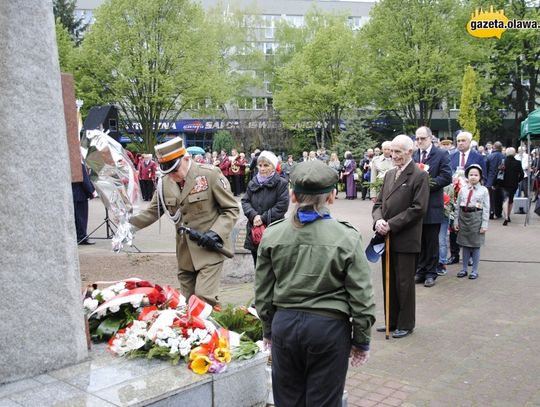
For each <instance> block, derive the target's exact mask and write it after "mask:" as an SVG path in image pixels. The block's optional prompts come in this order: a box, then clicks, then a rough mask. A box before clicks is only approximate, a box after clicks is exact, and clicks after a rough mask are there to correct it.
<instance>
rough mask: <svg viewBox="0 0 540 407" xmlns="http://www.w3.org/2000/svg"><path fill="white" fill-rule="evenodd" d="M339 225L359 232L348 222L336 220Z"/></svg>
mask: <svg viewBox="0 0 540 407" xmlns="http://www.w3.org/2000/svg"><path fill="white" fill-rule="evenodd" d="M336 220H337V221H338V222H339V223H341V224H343V225H345V226H347V227H348V228H351V229H354V230H356V231H357V232H358V229H356V228H355V227H354V226H353V225H351V224H350V223H349V222H347V221H346V220H339V219H336Z"/></svg>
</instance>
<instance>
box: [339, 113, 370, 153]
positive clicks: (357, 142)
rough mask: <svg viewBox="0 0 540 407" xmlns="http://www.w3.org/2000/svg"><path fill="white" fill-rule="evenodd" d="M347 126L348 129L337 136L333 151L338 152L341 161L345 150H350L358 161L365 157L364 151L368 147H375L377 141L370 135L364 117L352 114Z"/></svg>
mask: <svg viewBox="0 0 540 407" xmlns="http://www.w3.org/2000/svg"><path fill="white" fill-rule="evenodd" d="M346 126H347V127H346V130H345V131H342V132H341V133H340V134H339V135H338V136H337V138H336V140H335V142H334V144H333V145H332V151H334V152H336V153H337V154H338V157H339V158H340V160H341V161H342V160H343V155H344V153H345V151H350V152H351V153H352V155H353V158H354V159H355V160H356V162H358V161H359V160H361V159H362V157H364V152H365V151H366V150H367V149H368V148H374V147H375V146H376V145H377V142H376V141H375V140H374V139H373V138H371V136H370V135H369V132H368V130H367V126H366V121H365V119H364V118H362V117H358V116H351V117H349V118H347V121H346Z"/></svg>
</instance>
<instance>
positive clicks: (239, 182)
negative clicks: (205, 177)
mask: <svg viewBox="0 0 540 407" xmlns="http://www.w3.org/2000/svg"><path fill="white" fill-rule="evenodd" d="M231 178H232V184H231V188H232V191H233V194H234V195H235V196H237V195H240V194H241V193H243V192H244V190H245V184H244V175H232V176H231Z"/></svg>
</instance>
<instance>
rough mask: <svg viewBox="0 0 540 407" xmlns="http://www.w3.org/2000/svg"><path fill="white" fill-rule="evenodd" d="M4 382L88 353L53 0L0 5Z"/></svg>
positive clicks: (0, 360)
mask: <svg viewBox="0 0 540 407" xmlns="http://www.w3.org/2000/svg"><path fill="white" fill-rule="evenodd" d="M0 52H1V54H0V89H1V92H0V122H1V124H2V125H1V126H0V191H1V194H2V198H1V199H0V225H2V226H1V228H0V247H1V252H2V255H1V256H0V281H1V282H2V295H1V296H0V315H1V316H0V325H1V327H2V328H1V329H0V366H1V368H0V383H6V382H10V381H14V380H17V379H21V378H24V377H29V376H33V375H36V374H39V373H42V372H45V371H49V370H52V369H56V368H59V367H61V366H64V365H67V364H71V363H75V362H78V361H81V360H83V359H84V358H86V357H87V348H86V338H85V331H84V319H83V311H82V307H81V301H80V275H79V265H78V252H77V244H76V238H75V227H74V216H73V199H72V193H71V187H70V183H71V176H70V164H69V158H68V157H69V155H68V145H67V139H66V124H65V120H64V107H63V103H62V87H61V82H60V69H59V65H58V55H57V47H56V39H55V28H54V17H53V8H52V1H51V0H47V1H43V0H11V1H1V2H0Z"/></svg>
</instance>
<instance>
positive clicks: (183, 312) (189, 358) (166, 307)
mask: <svg viewBox="0 0 540 407" xmlns="http://www.w3.org/2000/svg"><path fill="white" fill-rule="evenodd" d="M117 284H118V283H116V284H115V285H114V286H111V287H109V288H108V289H106V290H108V291H113V294H110V293H108V292H106V294H107V295H108V296H111V295H114V296H113V297H112V298H111V299H109V300H108V301H105V302H104V303H103V304H101V305H99V306H97V307H96V308H95V309H94V310H93V311H92V314H91V315H96V316H97V314H98V313H101V314H103V313H104V312H105V314H104V317H105V318H106V319H107V316H108V315H109V314H107V312H108V311H111V306H110V303H111V302H112V301H113V300H114V299H115V298H126V297H130V296H131V295H135V294H136V293H133V292H131V293H129V291H127V292H126V291H124V292H123V291H122V290H125V289H126V288H125V287H124V288H123V287H122V285H117ZM156 287H159V286H157V285H153V287H152V288H154V289H156ZM138 288H142V287H136V289H138ZM145 288H150V287H145ZM159 289H161V291H159V290H158V291H159V292H160V295H158V298H157V300H156V301H154V302H153V303H151V302H150V300H148V304H147V305H146V306H142V307H141V306H140V303H139V304H133V303H131V302H129V305H128V302H124V303H123V304H122V306H123V307H125V309H124V310H122V306H120V309H119V310H117V311H116V312H117V313H118V312H123V314H121V316H120V317H121V318H123V321H129V322H128V323H127V324H126V325H125V326H123V327H121V328H119V329H118V330H117V331H116V332H115V333H114V334H113V335H112V336H111V337H110V339H109V342H108V348H109V350H110V351H111V352H113V353H115V354H116V355H118V356H126V357H146V358H148V359H152V358H160V359H167V360H169V361H170V362H171V363H173V364H177V363H179V362H180V361H181V360H185V361H186V362H188V367H189V368H190V369H191V370H193V371H194V372H195V373H198V374H204V373H220V372H222V371H224V370H225V369H226V365H227V363H229V362H230V361H231V360H232V359H248V358H251V357H253V356H254V355H255V354H256V353H257V352H258V351H259V346H258V345H257V344H255V342H253V341H252V340H251V339H250V338H249V337H248V336H246V335H244V334H239V333H236V332H233V331H229V330H228V329H225V328H223V327H222V326H221V325H220V324H219V323H218V322H217V321H216V319H214V317H216V318H217V319H220V312H217V311H213V309H212V307H211V306H210V305H209V304H206V303H205V302H204V301H202V300H200V299H199V298H197V297H196V296H195V295H192V296H191V297H190V298H189V301H188V303H187V304H186V302H185V299H183V297H182V296H181V295H180V294H178V296H177V297H176V298H177V299H178V301H174V300H171V299H173V298H174V295H173V294H171V293H170V292H168V291H167V290H164V289H162V288H161V287H159ZM167 289H169V288H168V287H167ZM106 290H102V291H106ZM162 291H163V292H162ZM175 292H176V293H178V292H177V291H176V290H175ZM145 295H146V294H145ZM97 297H98V295H96V298H97ZM89 298H92V297H89ZM169 298H171V299H169ZM143 300H144V297H143ZM85 301H86V300H85ZM141 302H142V301H141ZM87 303H90V300H88V301H87ZM104 304H107V305H109V306H108V307H107V306H104ZM87 305H90V304H87ZM91 305H95V303H94V302H92V304H91ZM135 305H139V307H138V308H135ZM173 306H174V307H173ZM100 307H101V308H100ZM230 309H233V308H230V307H227V308H226V310H227V311H226V312H229V310H230ZM111 315H112V314H110V315H109V317H110V316H111ZM244 315H246V314H245V313H244ZM126 316H129V318H127V317H126ZM249 318H250V319H251V318H253V317H252V316H250V317H249ZM221 319H222V320H223V318H221ZM259 324H260V322H259ZM261 332H262V331H261Z"/></svg>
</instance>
